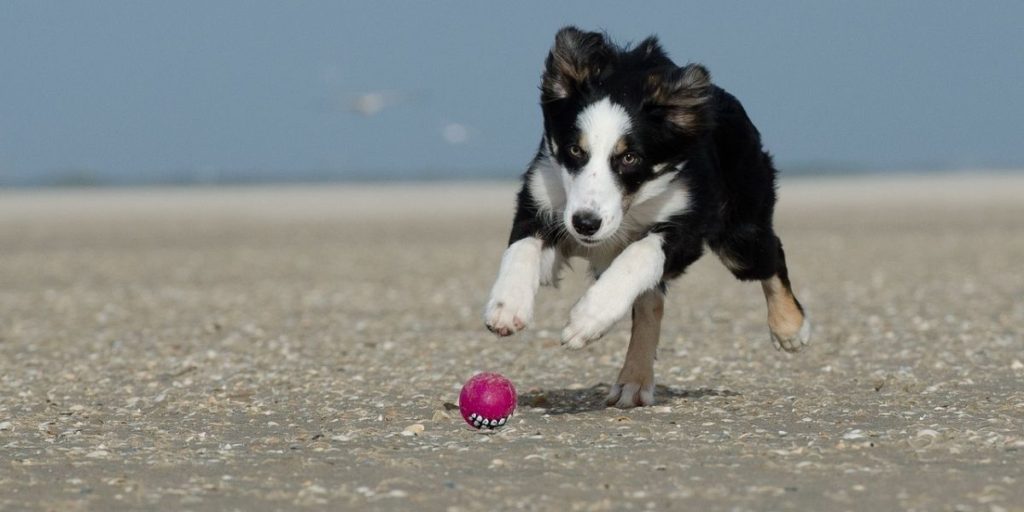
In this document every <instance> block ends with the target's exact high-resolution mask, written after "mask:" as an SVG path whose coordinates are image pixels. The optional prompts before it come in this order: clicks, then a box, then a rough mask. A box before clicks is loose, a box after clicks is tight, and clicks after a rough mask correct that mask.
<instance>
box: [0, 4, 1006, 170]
mask: <svg viewBox="0 0 1024 512" xmlns="http://www.w3.org/2000/svg"><path fill="white" fill-rule="evenodd" d="M0 13H2V15H0V46H2V47H3V48H5V51H4V52H0V76H3V77H4V79H3V80H0V185H32V184H90V183H93V184H121V183H132V184H148V183H223V182H252V181H255V182H262V181H324V180H338V179H359V180H366V179H393V178H400V179H446V178H459V179H467V178H485V179H493V178H512V177H514V176H515V175H517V174H518V173H520V172H522V170H523V168H524V166H525V165H526V163H527V162H528V161H529V160H530V158H531V157H532V153H533V151H534V149H535V147H536V144H537V141H538V140H539V137H540V129H541V117H540V110H539V108H538V106H537V83H538V81H539V72H540V67H541V64H542V62H543V59H544V57H545V55H546V53H547V50H548V48H549V47H550V44H551V40H552V37H553V34H554V32H555V31H556V30H557V29H558V28H559V27H560V26H563V25H566V24H575V25H578V26H580V27H583V28H586V29H603V30H606V31H607V32H608V34H609V35H610V36H611V37H612V38H613V39H614V40H615V41H617V42H620V43H626V42H630V41H637V40H640V39H642V38H643V37H646V36H647V35H650V34H657V35H658V36H659V37H660V38H661V40H662V43H663V46H664V47H665V48H666V49H667V50H668V52H669V53H670V55H671V56H672V57H673V58H674V59H675V60H676V62H677V63H680V64H682V63H685V62H690V61H699V62H702V63H704V64H705V65H707V66H708V67H709V68H710V70H711V72H712V75H713V76H714V79H715V81H716V82H717V83H718V84H719V85H721V86H723V87H725V88H726V89H728V90H730V91H731V92H733V93H734V94H736V95H737V96H738V97H739V98H740V99H741V101H743V102H744V104H745V106H746V108H747V110H748V112H749V113H750V115H751V117H752V118H753V119H754V121H755V123H756V124H757V125H758V127H759V129H760V130H761V132H762V134H763V136H764V140H765V143H766V146H767V148H768V149H769V150H770V151H771V152H772V153H773V154H774V155H775V156H776V161H777V163H778V164H779V167H780V168H782V170H783V172H784V173H789V174H806V173H810V172H844V173H845V172H868V171H879V170H888V169H892V170H914V171H926V170H971V169H1010V168H1024V144H1021V136H1020V123H1021V121H1020V120H1021V119H1024V87H1021V84H1022V83H1024V65H1021V64H1022V62H1021V60H1022V57H1021V56H1022V55H1024V38H1022V37H1020V36H1019V26H1018V25H1019V20H1020V19H1022V18H1024V4H1020V3H1013V2H983V3H980V4H979V3H975V4H970V5H967V4H939V5H936V4H933V3H928V2H920V1H913V2H899V3H889V2H884V1H878V0H876V1H871V2H864V3H858V4H819V3H815V2H809V1H792V0H790V1H785V2H777V3H772V4H766V5H753V6H751V5H747V4H739V3H726V4H715V5H714V7H712V8H708V7H707V6H704V5H701V4H688V5H686V6H684V5H680V4H677V3H674V2H665V1H662V2H650V3H645V4H643V6H642V7H636V8H633V9H631V10H629V11H628V12H625V11H624V8H623V7H622V6H621V4H616V3H610V2H596V3H592V2H569V3H557V4H548V3H543V2H536V1H531V2H520V3H516V4H514V5H513V4H509V5H502V6H486V7H485V6H481V5H478V4H472V3H445V4H419V3H403V2H373V3H369V2H366V3H360V4H353V3H344V4H336V3H329V2H303V3H301V4H295V3H289V4H281V3H275V2H245V3H242V2H237V1H229V2H221V3H216V4H206V3H200V2H183V3H175V4H162V3H156V2H105V3H102V4H88V5H87V4H55V3H39V2H14V3H7V4H4V5H3V6H2V7H0Z"/></svg>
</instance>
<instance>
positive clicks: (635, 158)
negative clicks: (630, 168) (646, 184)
mask: <svg viewBox="0 0 1024 512" xmlns="http://www.w3.org/2000/svg"><path fill="white" fill-rule="evenodd" d="M638 163H640V155H638V154H636V153H634V152H632V151H630V152H629V153H626V154H624V155H622V165H636V164H638Z"/></svg>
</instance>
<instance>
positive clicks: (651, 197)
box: [623, 171, 690, 231]
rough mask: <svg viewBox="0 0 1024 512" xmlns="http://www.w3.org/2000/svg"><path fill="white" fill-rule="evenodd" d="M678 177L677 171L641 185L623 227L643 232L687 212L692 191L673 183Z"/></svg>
mask: <svg viewBox="0 0 1024 512" xmlns="http://www.w3.org/2000/svg"><path fill="white" fill-rule="evenodd" d="M676 176H677V174H676V172H675V171H673V172H668V173H666V174H662V175H661V176H658V177H657V178H655V179H653V180H650V181H648V182H647V183H644V184H643V185H641V186H640V190H638V191H637V193H636V194H635V195H634V196H633V204H632V206H630V208H629V211H628V212H627V213H626V219H625V221H624V222H623V227H624V228H626V229H628V230H631V231H643V230H645V229H647V228H648V227H650V226H651V225H652V224H657V223H659V222H665V221H666V220H668V219H669V218H671V217H672V216H673V215H678V214H680V213H683V212H685V211H686V210H687V209H688V208H689V207H690V191H689V190H688V189H687V188H686V187H685V186H683V185H682V184H680V183H677V182H673V181H672V180H674V179H675V178H676Z"/></svg>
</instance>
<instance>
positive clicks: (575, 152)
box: [569, 144, 583, 158]
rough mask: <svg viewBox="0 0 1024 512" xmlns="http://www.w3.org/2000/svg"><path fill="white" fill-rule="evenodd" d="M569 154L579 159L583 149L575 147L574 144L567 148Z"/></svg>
mask: <svg viewBox="0 0 1024 512" xmlns="http://www.w3.org/2000/svg"><path fill="white" fill-rule="evenodd" d="M569 154H570V155H572V156H573V157H575V158H579V157H581V156H583V148H581V147H579V146H577V145H576V144H572V145H570V146H569Z"/></svg>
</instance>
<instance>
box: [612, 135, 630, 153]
mask: <svg viewBox="0 0 1024 512" xmlns="http://www.w3.org/2000/svg"><path fill="white" fill-rule="evenodd" d="M627 149H629V146H626V139H625V138H621V139H619V140H618V141H617V142H616V143H615V150H614V152H613V153H612V156H619V155H621V154H623V153H625V152H626V150H627Z"/></svg>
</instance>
